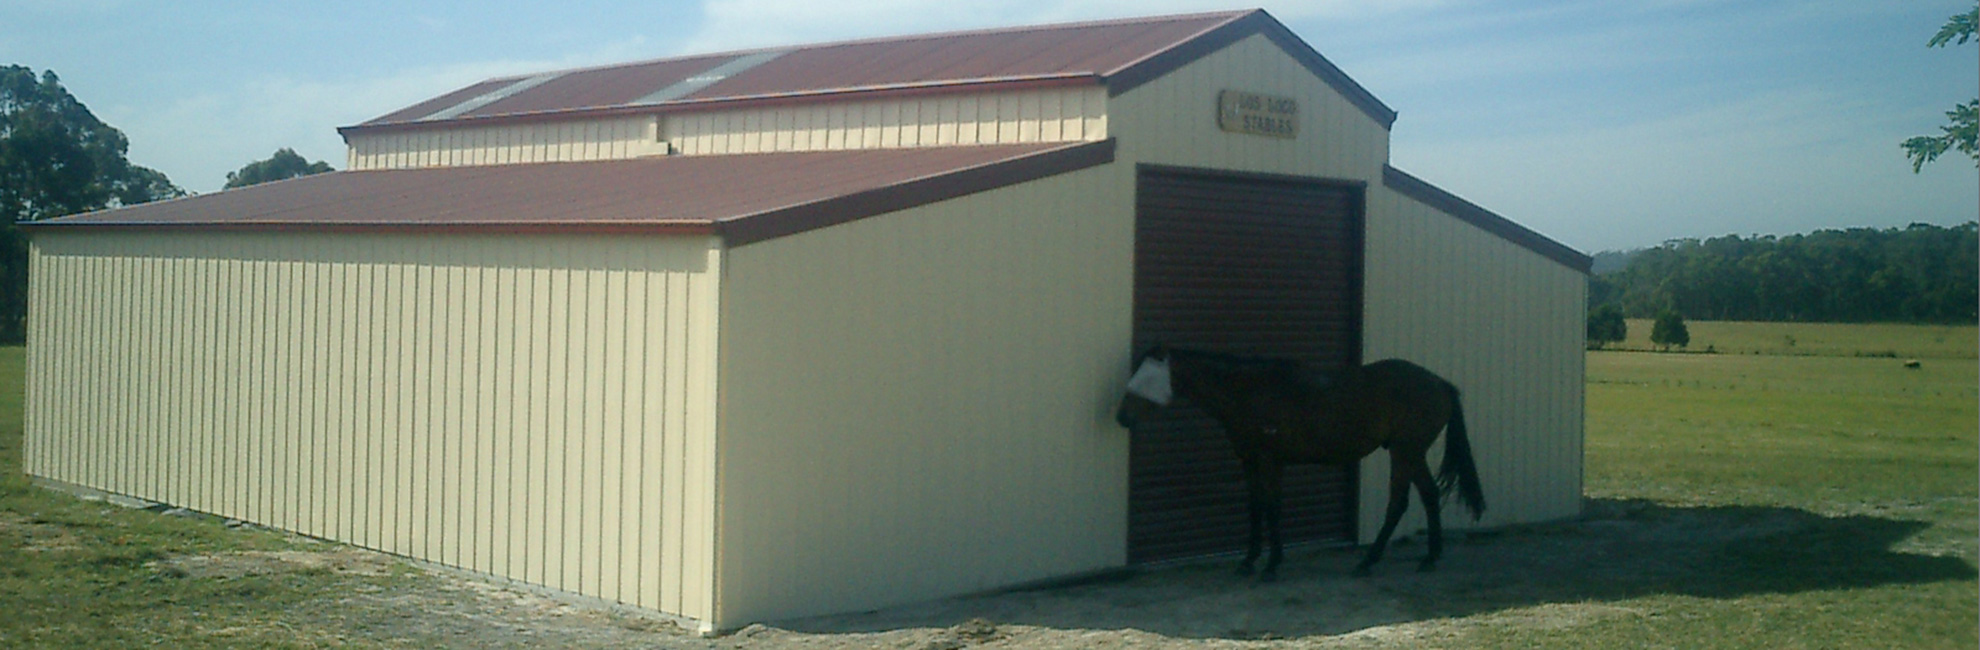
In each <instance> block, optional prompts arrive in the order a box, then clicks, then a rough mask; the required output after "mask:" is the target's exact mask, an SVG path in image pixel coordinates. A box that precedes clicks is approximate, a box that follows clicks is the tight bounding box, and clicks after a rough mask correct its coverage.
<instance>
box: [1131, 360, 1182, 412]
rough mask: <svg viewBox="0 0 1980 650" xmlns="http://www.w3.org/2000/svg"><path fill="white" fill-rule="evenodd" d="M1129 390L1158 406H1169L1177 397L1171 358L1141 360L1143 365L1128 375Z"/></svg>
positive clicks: (1132, 393)
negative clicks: (1171, 371)
mask: <svg viewBox="0 0 1980 650" xmlns="http://www.w3.org/2000/svg"><path fill="white" fill-rule="evenodd" d="M1127 392H1128V394H1129V395H1134V396H1136V397H1140V398H1142V399H1145V400H1148V401H1150V402H1154V403H1155V404H1156V405H1157V406H1168V405H1169V402H1170V401H1172V400H1174V399H1175V398H1176V390H1175V386H1174V385H1173V384H1172V383H1171V376H1170V373H1169V360H1168V359H1157V358H1155V357H1149V358H1147V359H1143V360H1142V361H1141V367H1140V368H1136V369H1135V370H1134V375H1133V376H1131V377H1128V383H1127Z"/></svg>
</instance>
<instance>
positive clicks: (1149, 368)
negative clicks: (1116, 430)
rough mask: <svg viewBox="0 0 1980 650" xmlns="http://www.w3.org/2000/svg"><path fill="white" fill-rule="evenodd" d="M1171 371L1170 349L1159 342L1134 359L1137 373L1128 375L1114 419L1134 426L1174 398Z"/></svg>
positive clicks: (1126, 426) (1174, 391)
mask: <svg viewBox="0 0 1980 650" xmlns="http://www.w3.org/2000/svg"><path fill="white" fill-rule="evenodd" d="M1172 380H1173V375H1172V374H1171V373H1170V371H1169V349H1168V348H1166V347H1163V346H1161V345H1159V344H1158V345H1156V346H1154V347H1151V348H1149V349H1148V350H1147V351H1144V352H1142V353H1141V354H1140V355H1138V356H1136V357H1135V359H1134V374H1132V375H1129V376H1128V382H1127V394H1126V395H1122V396H1121V405H1120V407H1119V408H1116V409H1114V421H1115V422H1117V423H1120V425H1121V427H1123V428H1129V429H1131V428H1134V425H1135V423H1137V422H1140V421H1141V419H1142V418H1144V417H1147V416H1148V415H1150V414H1152V413H1154V412H1155V411H1157V410H1160V409H1161V408H1162V407H1164V406H1168V405H1169V403H1170V402H1172V401H1175V398H1176V390H1175V385H1174V382H1173V381H1172Z"/></svg>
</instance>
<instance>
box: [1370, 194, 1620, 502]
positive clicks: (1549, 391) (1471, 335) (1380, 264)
mask: <svg viewBox="0 0 1980 650" xmlns="http://www.w3.org/2000/svg"><path fill="white" fill-rule="evenodd" d="M1368 203H1369V209H1368V212H1369V215H1370V216H1369V219H1368V234H1367V243H1366V246H1367V253H1366V255H1367V260H1368V263H1367V270H1366V275H1365V276H1364V283H1365V284H1364V286H1365V293H1364V295H1365V304H1364V307H1363V310H1364V311H1363V313H1362V320H1363V326H1362V327H1363V329H1362V336H1363V340H1362V344H1363V345H1362V347H1363V354H1364V355H1365V357H1366V358H1368V359H1371V360H1372V359H1382V358H1388V357H1401V358H1406V359H1410V360H1413V361H1416V362H1418V363H1421V364H1422V365H1423V366H1425V367H1427V368H1430V369H1431V370H1433V371H1435V372H1437V373H1438V374H1440V375H1443V376H1444V377H1445V378H1446V379H1449V380H1451V382H1452V383H1455V384H1457V386H1458V389H1459V390H1461V391H1463V393H1462V398H1461V399H1462V400H1463V406H1464V416H1465V423H1466V425H1467V427H1468V428H1469V429H1470V432H1471V435H1470V438H1471V445H1472V451H1473V455H1474V457H1475V458H1476V459H1477V461H1478V473H1479V477H1480V479H1481V481H1482V482H1483V484H1484V488H1485V498H1486V501H1487V506H1488V508H1487V510H1486V513H1485V518H1484V520H1483V521H1482V522H1481V524H1479V525H1483V526H1501V525H1506V524H1512V523H1521V522H1537V521H1552V520H1558V519H1562V518H1567V517H1572V516H1574V515H1577V514H1579V513H1580V512H1581V487H1582V485H1581V481H1582V440H1583V436H1582V421H1583V420H1582V409H1583V385H1582V378H1583V377H1584V376H1585V373H1584V367H1583V364H1584V359H1585V354H1586V353H1585V351H1584V349H1583V341H1582V337H1583V335H1584V334H1585V327H1584V322H1583V319H1584V314H1585V312H1584V310H1585V309H1586V307H1585V305H1586V304H1587V302H1586V301H1587V294H1586V292H1587V286H1588V278H1587V276H1586V275H1583V274H1582V273H1581V272H1580V271H1577V270H1574V269H1571V268H1568V267H1566V266H1563V265H1561V264H1560V263H1558V262H1554V261H1552V260H1549V259H1547V258H1545V257H1542V256H1540V255H1538V254H1535V253H1532V252H1530V251H1528V250H1526V249H1525V248H1521V247H1520V246H1518V245H1516V244H1513V243H1511V242H1508V241H1506V240H1505V239H1503V238H1500V237H1498V236H1496V235H1493V234H1491V233H1488V232H1485V231H1484V230H1481V229H1479V228H1477V227H1475V226H1472V225H1470V224H1467V223H1465V222H1462V221H1459V220H1457V219H1455V218H1452V217H1450V216H1449V215H1446V214H1444V213H1443V212H1440V211H1438V210H1437V209H1435V208H1432V207H1430V206H1426V205H1424V204H1422V203H1419V202H1417V201H1416V200H1414V199H1411V198H1409V197H1406V196H1403V195H1400V194H1397V193H1396V192H1394V191H1392V190H1389V189H1388V188H1385V187H1381V186H1379V185H1378V186H1376V187H1372V188H1370V190H1369V196H1368ZM1442 457H1443V450H1442V448H1441V445H1440V446H1439V448H1437V449H1433V450H1432V451H1431V462H1432V463H1436V462H1439V459H1441V458H1442ZM1388 475H1389V469H1388V459H1387V458H1386V457H1385V456H1382V455H1381V454H1377V455H1376V457H1372V458H1371V459H1370V460H1369V461H1368V462H1365V463H1364V464H1363V465H1362V475H1361V493H1362V495H1363V499H1362V508H1361V512H1360V517H1361V522H1360V530H1361V531H1362V534H1363V536H1364V538H1366V537H1372V536H1373V534H1374V532H1375V531H1376V527H1377V526H1379V525H1380V524H1381V518H1382V508H1381V502H1380V501H1379V499H1380V498H1382V497H1383V495H1386V494H1387V492H1388V486H1387V481H1388ZM1453 507H1455V506H1453ZM1421 512H1422V510H1421V508H1418V507H1417V506H1415V505H1412V506H1411V515H1410V519H1409V520H1407V521H1406V525H1405V526H1404V527H1403V528H1402V530H1404V531H1409V530H1415V529H1416V528H1417V527H1420V526H1421V525H1422V515H1421ZM1444 520H1445V522H1446V525H1450V524H1451V522H1453V521H1456V522H1457V523H1458V524H1459V525H1460V526H1466V527H1468V526H1471V525H1472V524H1471V520H1470V517H1469V515H1468V514H1465V515H1457V516H1447V517H1445V519H1444Z"/></svg>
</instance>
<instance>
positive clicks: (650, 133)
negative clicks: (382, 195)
mask: <svg viewBox="0 0 1980 650" xmlns="http://www.w3.org/2000/svg"><path fill="white" fill-rule="evenodd" d="M658 137H659V136H657V135H656V134H655V131H654V121H653V116H650V115H642V116H626V117H614V118H605V119H594V120H568V121H557V122H528V123H521V124H507V125H495V126H473V127H455V128H444V129H427V130H417V131H410V130H408V131H387V132H382V133H359V134H354V135H350V136H347V137H346V138H345V141H346V143H347V144H348V145H349V149H348V157H347V165H346V167H347V168H348V169H352V170H364V169H406V168H412V167H461V166H467V165H505V164H511V163H535V162H576V161H586V160H621V159H625V158H637V157H640V156H652V155H658V154H663V153H666V151H667V150H666V148H665V147H664V146H663V145H662V144H661V143H660V141H659V139H658Z"/></svg>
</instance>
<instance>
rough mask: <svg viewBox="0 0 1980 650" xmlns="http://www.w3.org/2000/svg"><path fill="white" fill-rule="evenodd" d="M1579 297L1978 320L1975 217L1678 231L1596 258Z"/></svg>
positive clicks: (1698, 309) (1770, 312)
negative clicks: (1796, 229) (1697, 234)
mask: <svg viewBox="0 0 1980 650" xmlns="http://www.w3.org/2000/svg"><path fill="white" fill-rule="evenodd" d="M1594 273H1595V276H1594V277H1593V278H1591V279H1590V280H1589V286H1588V304H1589V306H1590V307H1591V308H1593V307H1595V306H1599V305H1602V304H1606V303H1615V304H1617V305H1620V306H1621V307H1622V309H1623V313H1624V314H1625V315H1626V316H1629V317H1631V318H1650V317H1653V316H1655V315H1656V313H1657V311H1659V310H1661V309H1664V308H1673V309H1676V310H1677V311H1678V313H1680V314H1683V315H1684V317H1686V318H1691V319H1701V320H1749V321H1793V322H1896V323H1973V322H1975V321H1976V320H1980V314H1976V312H1980V224H1976V223H1974V222H1968V223H1965V224H1961V225H1959V226H1954V227H1951V228H1946V227H1942V226H1935V225H1931V224H1912V225H1910V226H1907V227H1904V228H1886V229H1882V230H1879V229H1875V228H1850V229H1847V230H1818V231H1815V232H1812V233H1808V234H1805V235H1788V236H1785V237H1774V236H1757V237H1751V238H1745V237H1738V236H1732V235H1728V236H1725V237H1714V238H1712V239H1706V240H1697V239H1680V240H1673V241H1669V242H1665V243H1664V244H1663V245H1661V246H1657V247H1653V248H1646V249H1641V250H1636V251H1629V252H1621V253H1616V252H1610V253H1600V254H1597V255H1596V256H1595V268H1594Z"/></svg>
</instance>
